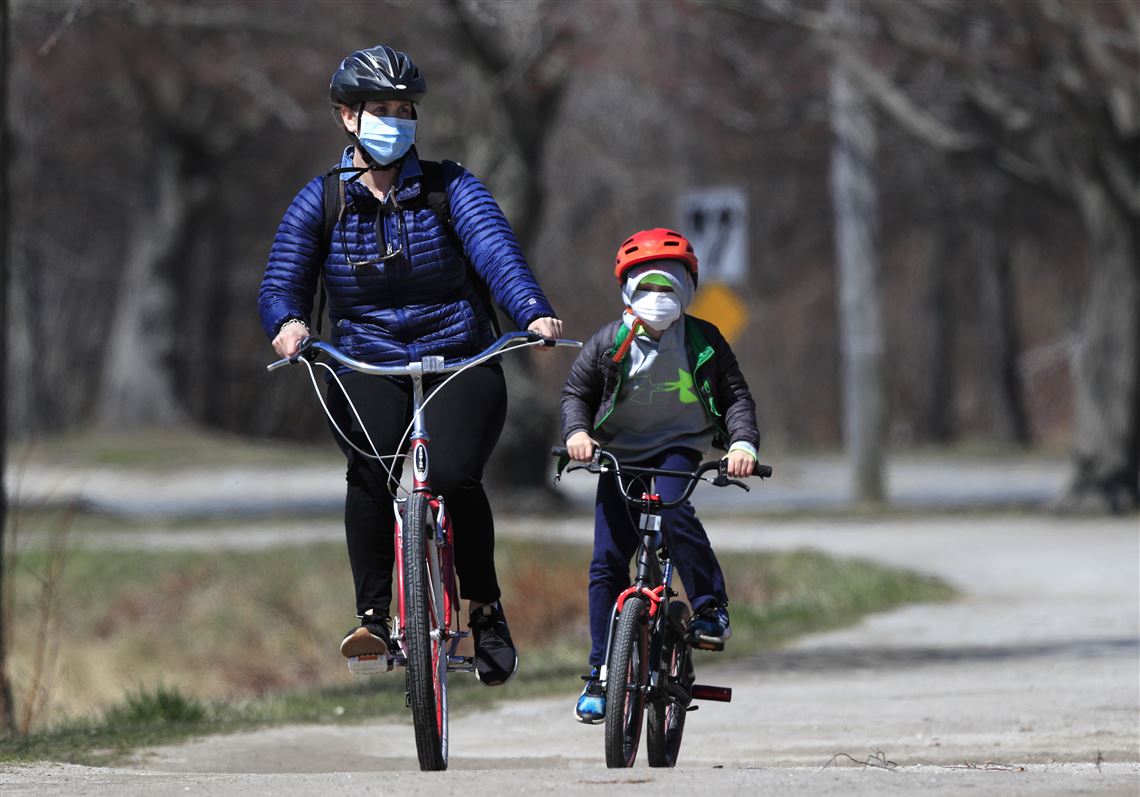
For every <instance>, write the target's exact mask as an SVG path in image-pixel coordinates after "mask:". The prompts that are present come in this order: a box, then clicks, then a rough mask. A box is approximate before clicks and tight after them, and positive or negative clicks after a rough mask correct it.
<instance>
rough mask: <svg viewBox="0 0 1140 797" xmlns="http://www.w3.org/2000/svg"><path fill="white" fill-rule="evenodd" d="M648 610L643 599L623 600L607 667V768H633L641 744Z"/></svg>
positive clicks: (647, 672)
mask: <svg viewBox="0 0 1140 797" xmlns="http://www.w3.org/2000/svg"><path fill="white" fill-rule="evenodd" d="M648 643H649V611H648V607H647V604H646V601H645V598H642V597H640V596H635V597H632V598H628V599H626V601H625V603H624V604H623V606H622V609H621V614H619V615H618V617H617V628H616V630H615V633H614V637H613V644H612V646H611V647H610V660H609V663H608V665H607V667H606V766H608V767H611V768H612V767H632V766H633V762H634V760H636V758H637V747H638V745H639V744H640V743H641V726H642V721H643V720H644V718H645V689H646V686H647V684H648V681H649V661H648Z"/></svg>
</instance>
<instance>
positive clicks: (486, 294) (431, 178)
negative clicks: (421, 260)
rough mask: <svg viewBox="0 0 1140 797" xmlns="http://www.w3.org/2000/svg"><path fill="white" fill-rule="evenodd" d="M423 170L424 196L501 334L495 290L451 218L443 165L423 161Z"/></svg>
mask: <svg viewBox="0 0 1140 797" xmlns="http://www.w3.org/2000/svg"><path fill="white" fill-rule="evenodd" d="M420 169H421V170H422V171H423V177H424V183H423V186H424V197H425V199H426V201H427V204H428V207H430V208H431V210H432V212H433V213H435V216H436V218H437V219H439V222H440V224H442V225H443V229H444V231H445V232H446V233H447V239H448V241H450V242H451V248H452V249H454V250H455V253H456V254H457V255H459V256H460V257H461V258H463V262H464V263H466V264H467V278H468V279H469V280H470V281H471V285H472V287H474V289H475V295H476V296H478V297H479V301H480V302H482V303H483V308H484V309H485V310H486V311H487V315H489V316H490V317H491V327H492V328H493V329H494V330H495V336H496V337H498V336H500V335H502V334H503V330H502V328H501V327H500V326H499V317H498V315H497V314H496V312H495V303H494V301H493V300H492V298H491V289H490V287H489V286H488V285H487V283H486V281H485V280H484V279H483V278H482V277H481V276H479V272H478V271H476V270H475V267H474V266H473V265H471V260H470V259H469V258H468V257H467V252H466V251H465V250H464V249H463V241H461V240H460V238H459V234H458V233H457V232H456V231H455V224H454V223H453V222H452V218H451V203H450V202H449V201H448V199H447V182H446V181H445V180H444V177H443V164H442V163H440V162H439V161H425V160H421V161H420Z"/></svg>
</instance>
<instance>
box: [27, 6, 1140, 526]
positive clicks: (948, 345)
mask: <svg viewBox="0 0 1140 797" xmlns="http://www.w3.org/2000/svg"><path fill="white" fill-rule="evenodd" d="M8 3H9V24H10V28H11V30H10V33H9V37H8V38H9V42H10V44H11V49H10V52H9V54H8V58H9V72H10V74H9V84H10V95H9V103H8V107H9V114H8V118H7V122H6V123H7V125H8V129H9V133H10V153H9V169H8V173H7V179H8V180H9V191H10V194H9V195H10V197H11V205H12V207H11V228H10V229H11V242H10V250H11V256H10V259H9V260H8V280H9V292H10V293H9V311H8V315H7V317H6V319H5V321H6V323H7V334H8V337H9V347H8V360H9V361H8V378H9V383H8V384H9V385H10V389H9V390H8V391H7V392H6V409H7V423H8V430H9V436H10V437H11V438H15V439H22V438H27V437H34V436H43V435H49V434H52V435H54V434H58V433H69V432H75V431H80V430H86V429H92V428H98V429H110V430H115V429H131V428H137V427H141V426H150V425H162V424H187V425H191V426H196V427H202V428H209V429H216V430H225V431H231V432H237V433H240V434H244V435H250V436H254V437H258V438H267V437H274V438H283V437H284V438H294V439H303V440H318V439H324V438H325V437H326V435H327V431H326V429H325V424H324V421H323V418H322V417H321V416H319V410H318V408H317V407H316V405H315V402H313V400H312V396H311V395H310V394H309V393H308V392H307V390H306V389H304V386H303V384H302V383H303V382H304V381H305V380H304V377H303V376H302V375H301V374H296V373H294V374H288V375H286V376H281V375H280V374H275V375H273V376H270V375H268V374H266V373H265V371H264V367H263V366H264V365H265V363H266V362H267V361H268V360H269V359H271V356H272V352H271V350H270V348H269V346H268V343H267V341H266V339H265V336H264V333H263V331H262V330H261V329H260V326H259V324H258V321H257V317H256V307H255V297H256V292H257V287H258V284H259V281H260V279H261V275H262V270H263V268H264V259H265V255H266V252H267V250H268V246H269V243H270V241H271V239H272V237H273V234H274V230H275V228H276V225H277V223H278V221H279V220H280V217H281V214H282V212H283V211H284V209H285V207H286V206H287V205H288V203H289V201H290V199H291V198H292V197H293V195H294V193H295V192H296V191H297V190H299V188H300V187H301V186H302V185H303V184H304V183H305V182H306V181H308V180H309V179H310V178H311V177H313V176H314V175H317V174H320V173H323V172H324V171H326V170H327V169H328V168H330V167H331V166H332V165H334V162H335V161H336V160H337V158H338V154H339V151H340V149H341V148H342V147H343V146H344V145H345V143H346V140H345V138H344V137H343V134H342V133H341V132H339V131H338V129H337V127H336V126H335V124H334V123H333V120H332V118H331V115H330V113H329V102H328V99H327V86H328V80H329V77H330V75H331V74H332V72H333V70H334V69H335V68H336V66H337V64H338V63H339V60H340V59H341V58H342V57H343V56H344V55H346V54H347V53H348V52H350V51H352V50H355V49H358V48H362V47H367V46H371V45H374V44H376V43H379V42H383V43H386V44H389V45H392V46H394V47H396V48H398V49H401V50H405V51H407V52H408V53H410V54H411V55H412V57H413V58H414V59H415V61H416V62H417V64H418V65H419V66H420V68H421V70H422V71H423V73H424V74H425V75H426V77H427V80H428V84H429V94H428V96H427V98H426V99H425V101H424V102H423V104H422V107H421V109H420V126H419V135H420V141H419V145H418V146H419V151H420V153H421V156H422V157H426V158H432V159H439V158H451V159H455V160H459V161H461V162H463V163H464V165H466V166H467V167H468V168H469V169H470V170H472V171H473V172H474V173H475V174H476V175H478V176H479V177H480V178H481V179H482V180H484V181H485V182H486V183H487V185H488V186H489V187H490V188H491V190H492V192H493V193H494V195H495V196H496V198H497V199H498V200H499V202H500V204H501V205H502V206H503V208H504V210H505V211H506V213H507V215H508V217H509V218H510V219H511V221H512V224H513V225H514V227H515V229H516V231H517V232H518V234H519V237H520V239H521V240H522V242H523V245H524V250H525V252H526V253H527V256H528V258H529V260H530V263H531V265H532V267H533V269H534V270H535V272H536V273H537V275H538V276H539V278H540V280H541V282H542V284H543V286H544V289H545V291H546V292H547V294H548V295H549V296H550V297H551V299H552V301H553V303H554V305H555V307H556V308H557V310H558V312H559V313H560V315H561V316H562V317H563V318H564V319H565V320H566V330H567V333H568V335H569V336H571V337H578V338H585V337H587V336H588V335H589V334H590V333H592V331H593V330H594V329H596V328H597V327H598V326H599V325H600V324H602V323H603V322H605V321H607V320H609V319H611V318H613V317H615V315H616V314H617V313H618V311H619V309H620V308H619V295H618V290H617V288H616V286H615V284H614V282H613V277H612V271H611V268H610V264H611V263H612V258H613V255H614V252H615V251H616V246H617V244H618V243H619V242H620V241H621V240H623V239H624V237H625V236H627V235H629V234H630V233H631V232H633V231H635V230H637V229H641V228H645V227H652V226H660V225H667V226H672V225H675V224H677V222H678V219H677V217H676V212H675V208H676V202H677V198H678V192H679V191H680V190H682V189H685V188H692V187H701V186H716V185H736V186H741V187H743V188H744V189H745V191H746V192H747V195H748V197H749V200H750V219H749V222H750V223H749V238H750V241H749V248H750V252H751V263H750V274H749V279H748V282H747V283H746V284H745V285H744V286H742V287H741V288H740V289H739V290H740V295H741V297H742V299H743V300H744V302H745V304H746V307H747V308H748V322H747V326H746V328H745V329H744V332H743V333H742V335H741V336H740V339H739V340H737V341H736V343H735V349H736V351H737V353H738V355H739V357H740V359H741V361H742V363H743V366H744V370H745V374H746V376H747V377H748V379H749V381H750V383H751V385H752V387H753V391H754V394H755V396H756V399H757V405H758V409H759V415H760V421H761V428H762V430H763V432H764V434H765V435H766V441H767V443H766V444H767V445H775V446H777V447H783V448H790V449H799V450H804V449H819V448H834V447H836V446H839V445H841V444H842V439H843V423H844V421H843V414H842V413H843V406H842V404H843V401H842V395H843V390H842V385H841V349H842V346H841V343H842V341H841V334H842V333H841V329H840V325H839V322H838V316H837V305H838V303H839V296H838V288H837V275H836V267H835V242H834V240H835V239H834V233H833V230H834V222H833V218H834V215H833V198H832V194H831V192H832V189H833V184H832V182H831V180H830V169H831V164H832V158H833V156H834V153H833V145H834V135H833V121H834V120H833V118H832V110H831V108H830V105H829V86H830V85H831V82H832V79H833V77H832V75H833V73H832V71H831V70H832V68H833V66H834V65H835V64H840V65H842V66H843V67H844V68H845V69H846V70H847V71H848V73H849V74H850V75H852V76H853V77H854V80H855V83H856V84H857V85H858V87H859V88H860V90H861V92H862V94H863V96H864V97H866V99H867V103H868V105H869V107H871V108H872V109H873V113H874V116H873V119H874V125H875V129H876V134H877V147H876V152H877V155H876V157H875V161H874V163H873V164H872V165H873V174H874V180H875V183H876V187H877V218H875V219H872V222H873V223H874V225H875V228H876V231H877V239H876V240H877V246H878V276H877V280H878V282H877V289H878V291H879V295H880V300H881V307H882V323H883V346H884V351H883V358H884V369H883V375H882V384H883V390H884V392H885V396H886V402H887V407H888V410H887V417H886V422H885V430H884V434H885V437H886V439H887V440H888V442H889V444H890V445H891V446H894V447H909V446H921V445H926V444H938V445H943V444H953V443H959V442H962V441H979V440H982V441H996V442H997V443H998V444H1001V445H1007V444H1008V445H1014V446H1042V447H1047V448H1049V449H1051V450H1058V449H1064V450H1068V451H1071V452H1072V457H1073V463H1074V466H1073V473H1074V479H1073V483H1072V485H1071V487H1070V490H1069V498H1070V499H1075V500H1076V501H1077V502H1078V503H1081V502H1083V504H1082V505H1084V506H1099V507H1107V508H1110V509H1120V508H1128V507H1129V506H1132V507H1134V506H1135V504H1136V497H1137V465H1138V463H1137V460H1138V457H1140V454H1138V453H1137V450H1138V448H1140V432H1138V427H1140V424H1138V422H1137V416H1138V413H1140V410H1137V407H1140V400H1138V397H1137V383H1138V377H1140V333H1138V329H1140V321H1138V320H1137V317H1138V316H1140V312H1138V307H1140V300H1138V296H1140V288H1138V283H1140V276H1138V271H1140V265H1137V264H1138V263H1140V257H1138V252H1137V236H1138V232H1140V188H1138V176H1137V174H1138V169H1137V163H1138V155H1137V153H1138V152H1140V146H1138V144H1140V132H1138V131H1140V110H1138V105H1140V97H1138V94H1140V90H1138V85H1140V79H1138V78H1137V75H1138V74H1140V64H1138V60H1137V59H1138V51H1140V46H1138V41H1140V21H1138V17H1140V12H1137V9H1136V6H1135V4H1134V3H1131V2H1129V1H1128V0H1119V1H1117V0H1103V1H1102V2H1088V3H1078V2H1053V1H1051V0H1036V1H1034V2H1020V3H998V2H972V1H967V0H961V1H957V0H938V1H937V2H935V1H934V0H915V2H886V1H881V0H866V2H858V3H854V2H853V3H848V4H846V5H847V6H848V10H852V9H853V10H854V12H855V19H854V24H852V25H848V26H846V27H841V26H838V25H836V24H833V20H834V14H835V11H836V8H835V6H836V2H832V3H830V4H828V3H824V2H798V3H790V2H784V1H783V0H764V1H763V2H734V1H733V0H720V1H719V2H716V1H714V0H708V1H707V2H698V1H697V0H658V1H657V2H652V3H649V2H621V1H619V0H613V1H612V2H604V1H602V0H595V1H593V2H544V1H543V0H519V2H491V1H490V0H416V1H415V2H411V1H408V2H403V1H401V0H392V1H391V2H346V1H342V2H308V1H307V0H290V1H289V2H278V1H275V0H225V2H212V1H211V0H165V1H162V2H160V1H159V0H56V1H55V2H43V1H42V0H8ZM714 320H715V319H714ZM516 359H517V360H522V359H524V358H521V357H520V358H516ZM510 367H511V368H512V370H513V372H514V373H513V377H514V384H513V385H512V392H511V396H512V403H513V410H512V414H511V425H510V428H509V429H508V432H507V434H506V438H505V441H504V445H503V446H502V447H501V449H500V452H499V454H498V456H499V459H500V460H504V461H505V460H508V459H510V460H515V459H518V458H520V457H521V456H522V455H521V454H520V453H519V452H520V451H522V450H524V448H527V447H529V449H530V450H531V451H532V452H533V453H532V456H535V457H537V458H538V459H537V460H531V461H542V459H543V449H544V448H545V441H547V440H550V441H553V440H554V439H555V438H556V436H557V426H556V423H555V412H554V407H555V405H556V395H557V389H558V387H559V385H560V384H561V381H562V379H563V377H564V375H565V372H566V369H567V367H568V362H567V358H566V357H564V356H560V355H558V354H554V355H550V356H544V357H537V356H536V357H532V358H529V359H528V360H527V362H525V363H520V362H516V363H513V364H511V365H510ZM536 440H538V441H542V444H541V445H539V444H536ZM524 441H525V445H524ZM543 472H545V469H544V468H541V467H540V468H534V467H530V466H528V467H527V468H523V469H522V471H521V473H522V474H523V476H526V475H528V474H530V475H532V476H533V475H534V474H541V473H543Z"/></svg>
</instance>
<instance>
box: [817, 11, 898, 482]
mask: <svg viewBox="0 0 1140 797" xmlns="http://www.w3.org/2000/svg"><path fill="white" fill-rule="evenodd" d="M858 8H859V7H858V6H857V5H855V4H854V3H850V2H848V0H831V2H830V4H829V13H830V14H831V15H832V17H833V19H834V25H835V28H836V30H838V31H851V30H854V29H855V28H856V27H857V26H858V21H859V13H858ZM831 124H832V129H833V130H834V136H835V141H834V146H833V151H832V197H833V206H834V212H835V262H836V267H837V268H838V270H839V327H840V350H841V352H842V354H843V361H842V370H843V408H842V412H843V436H844V440H845V441H846V447H847V454H848V457H850V459H851V464H852V468H853V472H852V476H853V484H854V494H855V498H856V499H857V500H859V501H870V502H879V501H882V500H883V499H884V498H885V494H886V487H885V476H884V470H885V468H884V445H885V433H884V429H885V421H886V390H885V384H884V363H883V356H884V342H883V322H882V310H881V307H880V303H879V251H878V222H879V219H878V188H877V186H876V178H875V149H876V145H877V138H876V134H875V122H874V119H873V118H872V114H871V108H870V105H869V103H868V102H867V100H866V98H865V97H864V96H863V92H862V90H861V89H860V87H859V86H858V84H856V82H855V81H854V80H853V79H852V77H851V75H850V74H849V72H848V69H847V66H846V65H845V63H844V60H843V58H842V57H840V58H837V59H836V60H835V63H834V64H833V66H832V73H831Z"/></svg>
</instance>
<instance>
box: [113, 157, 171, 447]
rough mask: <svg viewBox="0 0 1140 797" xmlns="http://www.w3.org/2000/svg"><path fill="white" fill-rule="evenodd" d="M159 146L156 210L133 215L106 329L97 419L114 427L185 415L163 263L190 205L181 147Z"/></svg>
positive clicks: (152, 204)
mask: <svg viewBox="0 0 1140 797" xmlns="http://www.w3.org/2000/svg"><path fill="white" fill-rule="evenodd" d="M155 146H156V147H157V149H158V154H157V157H156V158H155V162H154V169H152V171H151V173H152V174H153V175H154V176H155V179H156V181H157V184H156V186H155V196H154V197H153V198H151V200H150V201H149V202H148V203H146V204H145V205H144V207H145V209H147V210H149V211H150V212H149V213H143V212H140V214H139V217H138V218H137V219H135V220H134V222H135V223H134V225H133V228H132V233H131V239H130V243H129V244H128V247H127V252H126V255H125V257H124V263H123V273H122V277H121V279H120V282H119V288H118V292H117V299H118V301H117V303H116V305H115V310H114V315H113V317H112V320H111V329H110V331H109V332H108V335H107V346H106V358H105V360H104V365H103V375H102V379H103V381H102V384H101V386H100V398H99V404H98V409H97V412H96V417H97V420H98V422H99V423H100V424H102V425H103V426H105V427H109V428H123V427H127V426H135V425H147V424H164V423H172V422H178V421H181V420H182V419H183V418H184V411H183V409H182V406H181V404H180V402H179V401H178V398H177V396H176V392H175V388H174V381H173V379H172V375H171V372H170V368H169V363H168V362H167V359H168V356H169V353H170V350H171V348H172V346H173V345H174V340H173V335H174V329H173V323H172V302H173V299H174V297H173V296H172V292H171V289H170V285H169V283H168V282H167V280H166V279H164V275H163V269H162V265H163V263H164V262H165V261H166V260H167V259H168V258H170V257H171V256H173V255H174V254H175V250H176V248H177V246H178V245H179V243H181V242H182V241H183V240H184V231H185V227H186V224H187V222H188V219H189V217H190V206H189V201H188V199H187V196H186V193H185V191H184V186H183V185H182V180H181V179H180V178H181V174H182V169H181V168H180V164H181V157H180V154H179V152H178V150H177V149H176V148H175V147H174V146H172V145H169V144H167V143H165V142H158V143H156V144H155ZM140 210H142V209H140Z"/></svg>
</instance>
